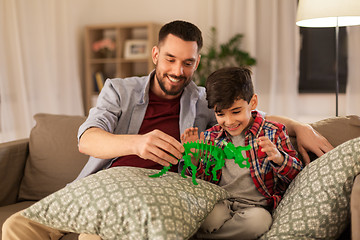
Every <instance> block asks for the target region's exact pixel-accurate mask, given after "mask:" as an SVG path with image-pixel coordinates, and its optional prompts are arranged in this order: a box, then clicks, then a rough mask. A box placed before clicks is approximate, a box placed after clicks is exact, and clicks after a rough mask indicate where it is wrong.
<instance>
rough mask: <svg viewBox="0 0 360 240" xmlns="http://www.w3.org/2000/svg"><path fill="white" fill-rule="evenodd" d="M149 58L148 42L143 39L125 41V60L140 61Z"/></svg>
mask: <svg viewBox="0 0 360 240" xmlns="http://www.w3.org/2000/svg"><path fill="white" fill-rule="evenodd" d="M148 56H149V46H148V41H147V40H145V39H144V40H143V39H131V40H126V41H125V51H124V58H125V59H139V58H146V57H148Z"/></svg>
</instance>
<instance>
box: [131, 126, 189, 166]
mask: <svg viewBox="0 0 360 240" xmlns="http://www.w3.org/2000/svg"><path fill="white" fill-rule="evenodd" d="M137 145H138V146H137V147H136V149H137V150H136V151H137V152H136V154H137V155H138V156H139V157H141V158H144V159H149V160H152V161H154V162H157V163H159V164H161V165H163V166H169V165H170V163H171V164H177V163H178V159H180V158H182V153H183V152H184V147H183V146H182V145H181V143H179V142H178V141H177V140H176V139H175V138H173V137H171V136H170V135H167V134H166V133H164V132H162V131H160V130H153V131H151V132H149V133H147V134H144V135H140V138H139V142H138V144H137Z"/></svg>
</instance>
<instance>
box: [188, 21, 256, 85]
mask: <svg viewBox="0 0 360 240" xmlns="http://www.w3.org/2000/svg"><path fill="white" fill-rule="evenodd" d="M243 37H244V35H243V34H240V33H238V34H235V35H234V36H233V37H232V38H230V39H229V40H228V41H227V42H226V43H223V44H220V45H219V46H218V44H217V41H216V39H217V33H216V28H215V27H212V28H211V44H210V46H209V47H208V48H207V49H206V51H205V52H202V53H201V60H200V64H199V66H198V69H197V71H196V72H195V82H196V83H197V84H198V85H199V86H205V81H206V78H207V77H208V76H209V75H210V74H211V73H212V72H214V71H215V70H217V69H219V68H222V67H234V66H252V65H255V64H256V60H255V58H253V57H251V56H250V54H249V53H248V52H245V51H243V50H241V49H240V44H241V40H242V38H243Z"/></svg>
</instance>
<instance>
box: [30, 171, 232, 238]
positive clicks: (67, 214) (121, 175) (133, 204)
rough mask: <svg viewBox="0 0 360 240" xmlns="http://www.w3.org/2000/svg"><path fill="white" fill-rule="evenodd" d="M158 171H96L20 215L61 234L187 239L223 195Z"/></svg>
mask: <svg viewBox="0 0 360 240" xmlns="http://www.w3.org/2000/svg"><path fill="white" fill-rule="evenodd" d="M156 172H158V170H150V169H143V168H134V167H117V168H110V169H107V170H103V171H100V172H98V173H96V174H93V175H91V176H88V177H86V178H84V179H81V180H79V181H76V182H74V183H72V184H70V185H68V186H67V187H65V188H63V189H61V190H59V191H57V192H55V193H53V194H51V195H49V196H48V197H46V198H44V199H42V200H41V201H39V202H37V203H36V204H34V205H33V206H31V207H29V208H27V209H26V210H25V211H24V212H23V215H24V216H25V217H28V218H30V219H32V220H34V221H37V222H40V223H43V224H45V225H48V226H50V227H54V228H57V229H60V230H64V231H70V232H77V233H92V234H97V235H100V236H101V237H102V238H103V239H187V238H189V237H190V236H191V235H193V234H194V233H195V232H196V231H197V229H198V228H199V227H200V225H201V223H202V222H203V220H204V218H205V217H206V216H207V214H208V213H209V212H210V211H211V210H212V209H213V207H214V205H215V204H216V203H217V202H218V201H220V200H222V199H225V198H227V197H228V193H227V192H226V191H225V190H224V189H222V188H220V187H219V186H216V185H214V184H211V183H209V182H205V181H202V180H198V183H199V185H194V184H192V182H191V178H186V179H185V178H182V177H181V176H180V175H179V174H177V173H171V172H170V173H167V174H166V175H164V176H162V177H159V178H150V177H148V176H149V175H150V174H154V173H156Z"/></svg>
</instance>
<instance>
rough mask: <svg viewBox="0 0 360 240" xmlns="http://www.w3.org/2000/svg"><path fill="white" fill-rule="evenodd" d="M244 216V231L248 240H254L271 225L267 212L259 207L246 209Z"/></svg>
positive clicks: (270, 217) (269, 215)
mask: <svg viewBox="0 0 360 240" xmlns="http://www.w3.org/2000/svg"><path fill="white" fill-rule="evenodd" d="M238 214H245V219H247V220H246V221H245V222H244V225H245V226H243V227H244V229H246V231H247V234H248V236H249V239H256V238H258V237H260V236H261V235H263V234H264V233H266V232H267V231H269V229H270V227H271V224H272V216H271V214H270V212H269V211H267V210H266V209H264V208H261V207H254V208H248V209H246V211H244V212H243V213H238Z"/></svg>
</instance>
